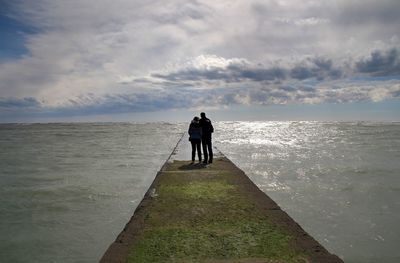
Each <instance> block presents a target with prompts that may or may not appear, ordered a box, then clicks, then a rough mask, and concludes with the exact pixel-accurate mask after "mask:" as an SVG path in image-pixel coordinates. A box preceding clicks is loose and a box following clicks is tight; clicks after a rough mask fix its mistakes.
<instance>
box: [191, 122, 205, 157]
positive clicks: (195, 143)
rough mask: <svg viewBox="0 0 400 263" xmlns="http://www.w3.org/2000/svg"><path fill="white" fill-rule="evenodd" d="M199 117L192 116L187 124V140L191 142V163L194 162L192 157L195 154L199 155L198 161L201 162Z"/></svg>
mask: <svg viewBox="0 0 400 263" xmlns="http://www.w3.org/2000/svg"><path fill="white" fill-rule="evenodd" d="M199 120H200V119H199V117H197V116H196V117H194V118H193V120H192V122H191V123H190V125H189V131H188V132H189V141H190V143H191V144H192V163H194V157H195V156H196V148H197V155H198V157H199V163H200V162H201V147H200V143H201V138H202V128H201V126H200V121H199Z"/></svg>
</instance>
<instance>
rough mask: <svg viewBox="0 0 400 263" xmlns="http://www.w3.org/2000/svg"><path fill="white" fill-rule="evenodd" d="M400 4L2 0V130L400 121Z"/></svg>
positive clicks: (394, 0) (390, 0)
mask: <svg viewBox="0 0 400 263" xmlns="http://www.w3.org/2000/svg"><path fill="white" fill-rule="evenodd" d="M399 13H400V1H398V0H375V1H372V0H359V1H355V0H329V1H322V0H298V1H296V0H291V1H289V0H264V1H261V0H257V1H253V0H242V1H235V0H227V1H225V0H220V1H214V0H204V1H197V0H192V1H191V0H182V1H180V0H170V1H167V0H162V1H157V0H154V1H135V0H112V1H110V0H68V1H65V0H35V1H31V0H0V122H45V121H52V122H53V121H56V122H57V121H135V120H139V121H146V120H149V121H158V120H168V121H174V120H178V121H184V120H190V119H191V118H193V116H194V115H199V112H200V111H205V112H207V113H208V116H210V118H213V119H215V120H378V121H400V26H399V25H400V16H399V15H398V14H399Z"/></svg>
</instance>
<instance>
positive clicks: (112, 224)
mask: <svg viewBox="0 0 400 263" xmlns="http://www.w3.org/2000/svg"><path fill="white" fill-rule="evenodd" d="M186 129H187V124H176V123H90V124H89V123H81V124H75V123H62V124H29V125H14V124H13V125H10V124H1V125H0V199H1V200H2V201H1V202H0V233H1V234H0V256H1V260H0V261H4V262H96V261H97V260H98V259H99V257H100V256H101V255H102V253H103V252H104V251H105V249H106V248H107V246H108V245H109V244H110V243H111V242H112V241H113V240H114V239H115V237H116V235H117V234H118V233H119V232H120V231H121V230H122V228H123V226H124V225H125V224H126V222H127V221H128V219H129V218H130V216H131V215H132V213H133V210H134V209H135V208H136V205H137V204H138V202H139V201H140V200H141V198H142V196H143V194H144V192H145V191H146V190H147V188H148V187H149V185H150V183H151V181H152V180H153V178H154V176H155V174H156V172H157V170H158V169H159V168H160V167H161V165H162V164H163V162H164V161H165V159H166V158H167V157H168V156H169V154H170V152H171V150H172V149H173V147H174V146H175V144H176V142H177V141H178V139H179V137H180V135H181V133H182V132H185V131H186ZM214 142H215V145H216V146H217V147H218V148H219V149H220V150H221V151H222V152H223V153H224V154H225V155H227V156H228V157H229V158H230V159H231V160H232V161H234V162H235V163H236V164H237V165H238V166H239V167H240V168H242V169H243V170H244V171H245V172H246V173H247V174H248V175H249V176H250V177H251V179H252V180H253V181H254V182H255V183H256V184H257V185H258V186H259V187H260V188H261V189H262V190H263V191H265V192H266V193H267V194H268V195H270V196H271V197H272V198H273V199H275V201H277V203H278V204H279V205H280V206H281V207H282V208H283V209H284V210H285V211H287V212H288V213H289V214H290V215H291V216H292V217H293V218H295V220H296V221H298V222H299V223H300V224H301V225H302V226H303V227H304V228H305V229H306V230H307V231H308V232H309V233H310V234H311V235H312V236H314V237H315V238H316V239H318V241H320V242H321V243H323V244H324V246H326V247H327V248H328V249H329V250H330V251H331V252H333V253H336V254H338V255H339V256H341V257H342V258H344V260H345V261H346V262H398V261H399V258H400V252H399V250H398V249H397V244H399V243H400V230H399V228H398V226H397V225H398V222H399V221H400V187H399V186H400V179H399V177H398V174H400V164H399V161H398V160H400V158H399V157H400V123H374V122H345V123H342V122H217V123H215V135H214ZM188 158H189V156H188Z"/></svg>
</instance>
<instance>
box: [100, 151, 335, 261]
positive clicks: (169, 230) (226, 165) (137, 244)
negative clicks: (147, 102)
mask: <svg viewBox="0 0 400 263" xmlns="http://www.w3.org/2000/svg"><path fill="white" fill-rule="evenodd" d="M101 262H128V263H136V262H140V263H146V262H154V263H157V262H342V261H341V260H340V259H339V258H338V257H337V256H335V255H332V254H330V253H329V252H328V251H326V250H325V249H324V248H323V247H322V246H321V245H319V244H318V242H316V241H315V240H314V239H313V238H312V237H310V236H309V235H308V234H307V233H306V232H304V230H303V229H301V227H300V226H299V225H298V224H297V223H296V222H294V221H293V219H291V218H290V217H289V216H288V215H287V214H286V213H285V212H283V211H282V210H281V209H280V208H279V206H278V205H277V204H276V203H275V202H274V201H272V200H271V199H270V198H269V197H268V196H266V195H265V194H264V193H263V192H262V191H261V190H260V189H258V188H257V186H255V185H254V183H253V182H251V180H250V179H249V178H248V177H247V176H246V175H245V174H244V173H243V172H242V171H241V170H240V169H239V168H237V167H236V166H235V165H234V164H233V163H232V162H230V161H229V160H228V159H227V158H226V157H221V158H216V159H215V161H214V163H213V164H212V165H209V166H203V165H200V164H196V165H190V164H189V161H176V160H175V161H174V162H170V163H166V165H165V166H164V167H163V169H162V170H161V171H160V172H159V173H158V174H157V176H156V178H155V180H154V182H153V184H152V185H151V187H150V189H149V191H148V192H147V194H146V196H145V197H144V199H143V200H142V202H141V204H140V205H139V206H138V208H137V209H136V211H135V214H134V216H133V217H132V219H131V221H130V222H129V223H128V224H127V226H126V227H125V229H124V231H123V232H122V233H121V234H120V235H119V237H118V238H117V240H116V242H114V243H113V244H112V245H111V246H110V248H109V249H108V250H107V252H106V253H105V255H104V256H103V258H102V260H101Z"/></svg>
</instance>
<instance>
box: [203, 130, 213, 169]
mask: <svg viewBox="0 0 400 263" xmlns="http://www.w3.org/2000/svg"><path fill="white" fill-rule="evenodd" d="M201 143H202V145H203V153H204V162H205V163H212V161H213V151H212V142H211V136H210V137H203V138H202V139H201Z"/></svg>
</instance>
